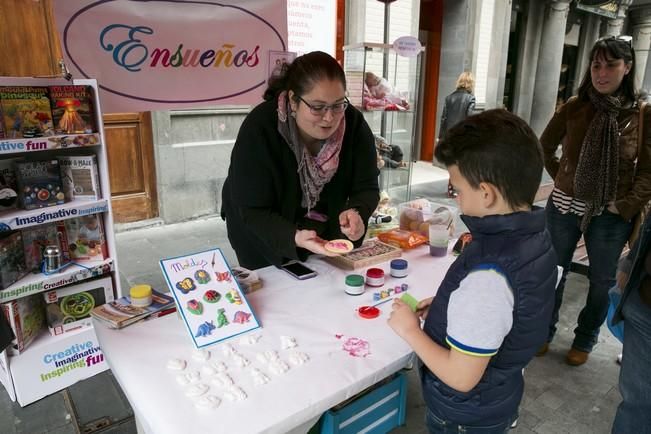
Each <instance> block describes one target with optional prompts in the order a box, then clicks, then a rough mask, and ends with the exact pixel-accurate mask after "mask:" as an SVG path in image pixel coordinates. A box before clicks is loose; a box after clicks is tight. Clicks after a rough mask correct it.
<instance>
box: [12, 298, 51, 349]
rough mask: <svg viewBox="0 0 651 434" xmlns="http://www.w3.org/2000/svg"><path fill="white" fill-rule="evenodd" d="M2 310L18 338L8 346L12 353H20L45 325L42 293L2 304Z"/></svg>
mask: <svg viewBox="0 0 651 434" xmlns="http://www.w3.org/2000/svg"><path fill="white" fill-rule="evenodd" d="M2 311H3V314H4V316H5V318H7V322H8V323H9V326H10V327H11V330H12V331H13V332H14V336H16V338H15V339H14V340H13V342H12V344H11V345H10V346H9V347H7V352H8V353H9V354H11V355H14V354H20V353H22V352H23V351H25V349H26V348H27V346H28V345H30V344H31V342H32V341H33V340H34V339H36V337H37V336H38V335H39V334H40V332H41V330H43V328H44V327H45V310H44V307H43V299H42V297H41V294H34V295H29V296H27V297H22V298H18V299H16V300H12V301H10V302H7V303H4V304H2Z"/></svg>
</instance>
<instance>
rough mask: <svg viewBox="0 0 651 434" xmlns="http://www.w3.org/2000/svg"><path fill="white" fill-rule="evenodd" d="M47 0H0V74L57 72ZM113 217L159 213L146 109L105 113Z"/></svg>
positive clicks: (49, 1) (131, 218)
mask: <svg viewBox="0 0 651 434" xmlns="http://www.w3.org/2000/svg"><path fill="white" fill-rule="evenodd" d="M61 58H62V55H61V44H60V42H59V37H58V34H57V28H56V26H55V23H54V18H53V14H52V0H0V75H3V76H13V77H28V76H48V75H57V74H60V72H61V69H60V67H59V61H60V59H61ZM104 126H105V129H106V147H107V152H108V160H109V161H108V162H109V173H110V184H111V198H112V200H113V214H114V220H115V221H116V222H117V223H126V222H133V221H136V220H143V219H150V218H154V217H157V216H158V201H157V196H156V173H155V165H154V146H153V141H152V134H151V115H150V113H121V114H105V115H104Z"/></svg>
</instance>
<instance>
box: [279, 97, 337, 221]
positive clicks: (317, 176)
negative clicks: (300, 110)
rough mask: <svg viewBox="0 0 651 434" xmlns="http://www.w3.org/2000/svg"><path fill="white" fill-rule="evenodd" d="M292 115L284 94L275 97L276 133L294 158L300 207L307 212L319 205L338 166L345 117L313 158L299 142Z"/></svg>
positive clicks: (296, 127)
mask: <svg viewBox="0 0 651 434" xmlns="http://www.w3.org/2000/svg"><path fill="white" fill-rule="evenodd" d="M290 112H291V109H290V106H289V101H288V99H287V92H281V94H280V95H278V132H279V133H280V135H281V136H282V137H283V138H284V139H285V141H286V142H287V144H288V145H289V148H290V149H291V150H292V152H294V155H295V156H296V162H297V163H298V176H299V179H300V182H301V191H302V192H303V198H302V200H301V205H302V206H303V207H304V208H307V210H308V213H309V211H310V210H311V209H312V208H314V206H315V205H316V204H317V203H318V202H319V196H320V195H321V191H323V187H324V186H325V185H326V184H327V183H328V182H330V180H331V179H332V177H333V176H334V174H335V173H336V172H337V168H338V167H339V152H340V151H341V144H342V141H343V139H344V132H345V131H346V118H342V119H341V122H340V123H339V127H337V130H336V131H335V132H334V133H333V134H332V135H331V136H330V137H328V138H327V139H326V140H325V142H324V143H323V146H322V147H321V150H320V151H319V153H318V154H317V155H316V156H312V155H311V154H310V152H309V151H308V150H307V149H306V147H305V145H304V144H303V143H302V142H301V140H300V137H299V134H298V126H297V125H296V120H295V119H294V117H292V116H288V114H289V113H290Z"/></svg>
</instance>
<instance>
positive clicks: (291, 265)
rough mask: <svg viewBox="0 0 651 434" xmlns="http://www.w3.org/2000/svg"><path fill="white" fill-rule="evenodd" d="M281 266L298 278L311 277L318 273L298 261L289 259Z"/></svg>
mask: <svg viewBox="0 0 651 434" xmlns="http://www.w3.org/2000/svg"><path fill="white" fill-rule="evenodd" d="M280 268H281V269H283V270H285V271H286V272H287V273H289V274H291V275H292V276H293V277H294V278H296V279H298V280H305V279H310V278H312V277H316V275H317V272H316V271H314V270H313V269H311V268H310V267H308V266H306V265H305V264H302V263H301V262H298V261H289V262H287V263H285V264H283V265H281V266H280Z"/></svg>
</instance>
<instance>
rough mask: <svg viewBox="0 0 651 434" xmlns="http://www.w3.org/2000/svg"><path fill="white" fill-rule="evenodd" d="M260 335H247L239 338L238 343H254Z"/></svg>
mask: <svg viewBox="0 0 651 434" xmlns="http://www.w3.org/2000/svg"><path fill="white" fill-rule="evenodd" d="M260 337H261V336H260V335H247V336H244V337H242V338H241V339H240V345H255V344H257V343H258V340H259V339H260Z"/></svg>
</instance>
